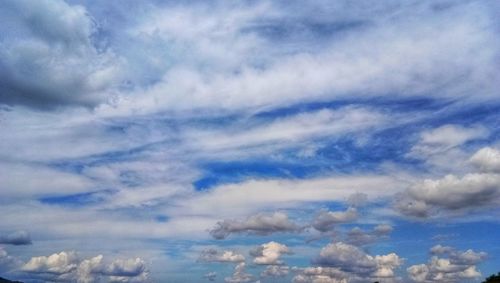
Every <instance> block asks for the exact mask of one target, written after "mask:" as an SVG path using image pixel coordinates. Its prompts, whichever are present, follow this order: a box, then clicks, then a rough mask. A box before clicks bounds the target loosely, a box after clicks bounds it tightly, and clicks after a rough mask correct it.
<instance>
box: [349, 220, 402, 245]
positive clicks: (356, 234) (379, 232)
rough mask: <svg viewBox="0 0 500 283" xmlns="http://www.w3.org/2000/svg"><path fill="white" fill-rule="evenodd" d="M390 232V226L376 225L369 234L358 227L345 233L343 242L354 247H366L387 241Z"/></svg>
mask: <svg viewBox="0 0 500 283" xmlns="http://www.w3.org/2000/svg"><path fill="white" fill-rule="evenodd" d="M392 230H393V228H392V226H390V225H388V224H380V225H377V226H375V227H374V228H373V230H372V231H370V232H365V231H363V230H361V229H360V228H359V227H354V228H352V229H351V230H350V231H349V232H347V235H346V239H345V241H346V242H347V243H348V244H351V245H355V246H363V245H368V244H372V243H374V242H377V241H380V240H382V239H387V238H388V235H389V234H390V233H391V232H392Z"/></svg>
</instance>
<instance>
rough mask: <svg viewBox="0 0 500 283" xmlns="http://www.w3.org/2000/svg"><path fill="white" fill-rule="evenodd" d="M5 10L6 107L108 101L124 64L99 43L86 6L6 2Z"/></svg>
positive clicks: (0, 55) (56, 0)
mask: <svg viewBox="0 0 500 283" xmlns="http://www.w3.org/2000/svg"><path fill="white" fill-rule="evenodd" d="M2 10H3V11H2V15H3V16H5V17H3V19H5V20H6V23H7V25H5V26H4V27H3V28H1V29H0V30H1V31H2V33H3V32H6V34H7V35H9V36H6V37H4V40H2V43H1V44H0V46H1V47H2V48H1V51H0V63H1V64H0V66H1V67H0V74H1V76H0V84H1V85H2V93H1V94H0V103H7V104H23V105H29V106H33V107H37V108H47V107H52V106H55V105H85V106H93V105H96V104H97V103H99V102H102V101H104V100H105V99H106V98H107V97H106V96H107V94H109V92H108V87H110V86H111V85H113V84H115V83H116V82H117V80H118V78H119V77H120V72H121V71H120V67H119V66H120V65H121V63H120V60H119V59H118V58H117V56H115V55H114V54H113V53H112V52H110V51H107V50H106V49H105V48H101V47H100V46H98V44H97V42H95V41H96V40H97V38H98V37H97V36H95V33H96V32H97V26H96V24H95V21H94V20H93V19H92V18H91V17H90V16H89V14H88V12H87V10H86V9H85V7H83V6H79V5H70V4H67V3H66V2H64V1H62V0H43V1H29V0H22V1H7V2H4V3H2ZM14 15H16V16H14ZM9 28H10V29H11V30H16V31H17V33H16V34H15V35H14V34H12V31H8V30H7V31H6V29H9Z"/></svg>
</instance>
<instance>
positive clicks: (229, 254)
mask: <svg viewBox="0 0 500 283" xmlns="http://www.w3.org/2000/svg"><path fill="white" fill-rule="evenodd" d="M199 261H203V262H243V261H245V257H244V256H243V255H242V254H238V253H235V252H234V251H223V252H219V251H217V250H216V249H206V250H203V251H202V252H201V254H200V257H199Z"/></svg>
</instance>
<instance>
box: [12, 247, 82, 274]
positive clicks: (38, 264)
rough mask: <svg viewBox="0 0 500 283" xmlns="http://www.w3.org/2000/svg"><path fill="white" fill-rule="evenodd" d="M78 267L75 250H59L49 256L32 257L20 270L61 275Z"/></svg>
mask: <svg viewBox="0 0 500 283" xmlns="http://www.w3.org/2000/svg"><path fill="white" fill-rule="evenodd" d="M77 267H78V257H77V255H76V253H75V252H72V251H71V252H60V253H56V254H52V255H50V256H37V257H32V258H31V259H30V260H29V261H28V262H27V263H26V264H24V265H23V267H22V268H21V270H23V271H26V272H32V273H53V274H57V275H62V274H66V273H70V272H72V271H74V270H76V268H77Z"/></svg>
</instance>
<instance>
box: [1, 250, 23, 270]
mask: <svg viewBox="0 0 500 283" xmlns="http://www.w3.org/2000/svg"><path fill="white" fill-rule="evenodd" d="M21 265H22V262H21V261H20V260H19V259H17V258H15V257H13V256H11V255H9V253H8V252H7V251H6V250H5V249H4V248H3V247H0V272H7V271H11V270H15V269H17V268H19V266H21Z"/></svg>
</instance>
